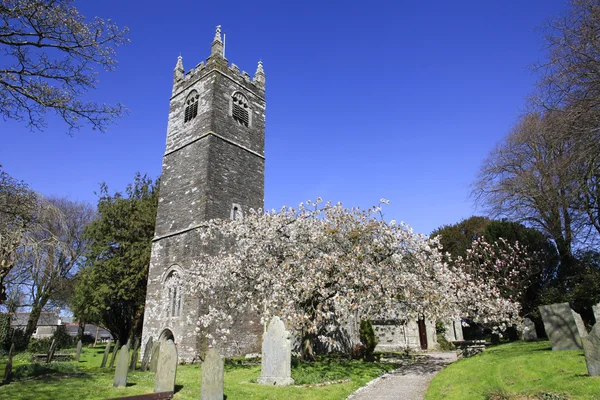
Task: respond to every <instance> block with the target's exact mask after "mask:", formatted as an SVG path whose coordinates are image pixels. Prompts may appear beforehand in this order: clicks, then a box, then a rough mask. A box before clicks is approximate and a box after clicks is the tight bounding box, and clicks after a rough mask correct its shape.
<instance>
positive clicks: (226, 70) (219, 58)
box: [173, 25, 266, 98]
mask: <svg viewBox="0 0 600 400" xmlns="http://www.w3.org/2000/svg"><path fill="white" fill-rule="evenodd" d="M215 71H216V72H218V73H219V72H220V73H221V74H223V75H225V76H227V77H228V78H229V79H232V80H233V81H235V82H237V83H238V84H240V85H242V86H244V87H245V88H246V89H248V90H250V91H252V92H253V93H255V94H256V95H258V96H260V97H263V98H264V95H265V86H266V77H265V71H264V69H263V65H262V61H259V62H258V66H257V68H256V72H255V73H254V77H251V76H250V74H249V73H248V72H246V71H240V68H239V67H238V66H237V65H235V64H234V63H231V64H229V63H228V61H227V59H226V58H225V55H224V43H223V42H222V40H221V26H220V25H219V26H217V30H216V33H215V38H214V40H213V43H212V45H211V54H210V56H209V57H208V58H207V59H206V63H204V62H203V61H201V62H200V63H199V64H197V65H196V66H195V67H194V68H193V69H190V70H188V71H187V72H185V69H184V68H183V58H182V57H181V56H179V57H178V59H177V64H176V65H175V71H174V77H173V96H175V95H177V94H178V93H181V92H184V91H185V90H186V89H187V88H189V87H190V86H192V85H194V83H196V82H197V81H198V80H200V79H202V78H203V77H204V76H206V75H207V74H210V73H211V72H215Z"/></svg>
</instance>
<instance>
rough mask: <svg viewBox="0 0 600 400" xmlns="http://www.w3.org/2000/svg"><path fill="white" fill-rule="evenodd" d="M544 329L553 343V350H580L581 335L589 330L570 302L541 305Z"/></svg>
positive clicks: (584, 334)
mask: <svg viewBox="0 0 600 400" xmlns="http://www.w3.org/2000/svg"><path fill="white" fill-rule="evenodd" d="M539 309H540V313H541V314H542V319H543V320H544V329H545V330H546V334H547V335H548V338H549V339H550V343H551V344H552V350H579V349H581V348H582V345H581V337H582V336H586V335H587V332H586V330H585V327H584V326H583V322H582V321H581V316H580V315H579V314H577V313H576V312H575V311H573V310H571V306H569V303H556V304H550V305H546V306H539Z"/></svg>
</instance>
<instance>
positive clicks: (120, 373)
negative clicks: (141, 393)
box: [113, 345, 129, 387]
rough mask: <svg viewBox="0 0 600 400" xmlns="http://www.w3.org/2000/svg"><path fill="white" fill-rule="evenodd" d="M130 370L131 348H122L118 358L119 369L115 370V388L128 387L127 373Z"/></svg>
mask: <svg viewBox="0 0 600 400" xmlns="http://www.w3.org/2000/svg"><path fill="white" fill-rule="evenodd" d="M128 370H129V347H127V345H125V346H123V347H121V351H119V356H118V357H117V368H116V369H115V380H114V381H113V386H114V387H126V386H127V372H128Z"/></svg>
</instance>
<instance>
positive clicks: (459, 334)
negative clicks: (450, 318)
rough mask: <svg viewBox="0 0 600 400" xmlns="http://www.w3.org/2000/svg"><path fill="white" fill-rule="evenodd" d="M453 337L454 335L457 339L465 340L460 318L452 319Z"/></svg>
mask: <svg viewBox="0 0 600 400" xmlns="http://www.w3.org/2000/svg"><path fill="white" fill-rule="evenodd" d="M453 325H454V337H456V340H457V341H463V340H465V337H464V335H463V329H462V320H461V319H457V320H456V321H454V324H453Z"/></svg>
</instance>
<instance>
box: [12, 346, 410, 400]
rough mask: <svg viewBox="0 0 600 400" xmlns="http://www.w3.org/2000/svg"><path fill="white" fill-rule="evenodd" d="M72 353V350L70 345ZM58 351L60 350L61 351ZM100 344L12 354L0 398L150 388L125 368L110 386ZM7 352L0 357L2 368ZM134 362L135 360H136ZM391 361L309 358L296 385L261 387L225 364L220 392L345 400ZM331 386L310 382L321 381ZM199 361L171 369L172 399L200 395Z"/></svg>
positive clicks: (242, 367) (251, 369) (242, 369)
mask: <svg viewBox="0 0 600 400" xmlns="http://www.w3.org/2000/svg"><path fill="white" fill-rule="evenodd" d="M73 352H75V349H73ZM61 353H63V351H62V350H61ZM103 354H104V347H103V346H100V347H96V348H84V349H83V351H82V353H81V362H79V363H77V362H75V361H71V362H60V363H55V362H53V363H51V364H49V365H46V364H43V363H42V364H38V365H37V366H35V367H34V366H32V364H31V358H30V355H29V354H25V353H23V354H17V355H16V356H15V359H14V361H13V371H15V373H16V375H17V377H16V379H15V380H13V382H11V383H10V384H8V385H4V386H0V398H2V399H4V398H6V399H13V400H25V399H32V398H35V399H37V400H44V399H48V400H56V399H107V398H111V397H123V396H131V395H136V394H144V393H152V391H153V388H154V373H152V372H140V371H133V372H131V371H130V372H129V375H128V377H127V387H126V388H113V379H114V368H113V369H109V368H105V369H101V368H100V363H101V361H102V358H103ZM6 361H7V357H6V356H3V357H1V358H0V371H1V372H3V371H4V366H5V364H6ZM138 366H139V364H138ZM398 366H399V365H397V364H388V363H363V362H361V361H339V360H336V359H335V358H333V359H324V360H322V361H318V362H314V363H299V364H298V365H295V366H294V367H292V377H293V378H294V380H295V381H296V385H294V386H287V387H273V386H264V385H259V384H257V383H256V381H257V379H258V377H259V376H260V365H259V364H257V365H247V364H238V363H237V362H236V361H233V362H228V363H227V364H226V365H225V395H226V396H227V399H228V400H236V399H286V400H287V399H307V400H308V399H332V400H333V399H336V400H338V399H345V398H346V397H347V396H348V395H349V394H350V393H352V392H353V391H354V390H356V389H357V388H359V387H361V386H364V385H365V384H366V383H367V382H369V381H370V380H372V379H374V378H376V377H377V376H379V375H381V374H383V373H385V372H387V371H390V370H392V369H395V368H397V367H398ZM347 379H349V381H344V382H338V383H333V384H331V385H324V386H318V387H314V386H313V387H311V385H314V384H320V383H323V382H335V381H343V380H347ZM200 380H201V366H200V365H180V366H178V368H177V379H176V391H177V393H176V395H175V399H194V400H197V399H198V398H199V396H200Z"/></svg>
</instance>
